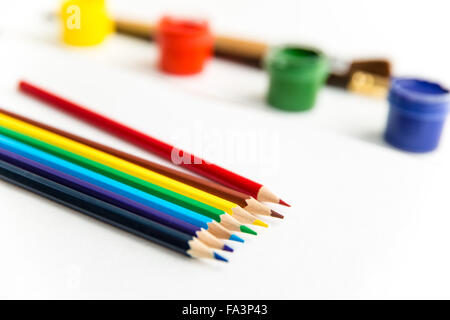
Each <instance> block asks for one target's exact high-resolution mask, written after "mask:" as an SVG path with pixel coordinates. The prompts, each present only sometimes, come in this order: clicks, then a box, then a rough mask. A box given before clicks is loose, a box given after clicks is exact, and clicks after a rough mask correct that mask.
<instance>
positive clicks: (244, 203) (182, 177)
mask: <svg viewBox="0 0 450 320" xmlns="http://www.w3.org/2000/svg"><path fill="white" fill-rule="evenodd" d="M0 113H4V114H6V115H8V116H10V117H13V118H16V119H19V120H21V121H24V122H27V123H29V124H31V125H34V126H36V127H40V128H42V129H44V130H47V131H51V132H53V133H56V134H58V135H60V136H63V137H66V138H68V139H71V140H74V141H77V142H79V143H82V144H85V145H87V146H90V147H92V148H95V149H98V150H101V151H103V152H106V153H109V154H112V155H114V156H116V157H119V158H122V159H125V160H127V161H129V162H132V163H134V164H136V165H139V166H141V167H144V168H147V169H149V170H152V171H154V172H157V173H159V174H162V175H165V176H167V177H169V178H172V179H175V180H178V181H180V182H183V183H185V184H189V185H191V186H193V187H195V188H198V189H201V190H203V191H205V192H208V193H211V194H213V195H215V196H218V197H221V198H224V199H227V200H229V201H231V202H234V203H236V204H238V205H239V206H241V207H242V208H243V209H244V210H246V211H248V212H250V213H253V214H260V215H265V216H272V217H275V218H280V219H282V218H283V216H282V215H281V214H279V213H278V212H276V211H274V210H272V209H270V208H269V207H267V206H265V205H264V204H262V203H260V202H259V201H257V200H256V199H255V198H253V197H250V196H249V195H247V194H245V193H242V192H239V191H236V190H233V189H231V188H228V187H225V186H222V185H220V184H218V183H216V182H213V181H209V180H206V179H204V178H201V177H197V176H194V175H192V174H188V173H185V172H182V171H180V170H176V169H172V168H170V167H167V166H164V165H161V164H159V163H156V162H153V161H149V160H146V159H144V158H140V157H137V156H135V155H132V154H130V153H126V152H123V151H121V150H118V149H115V148H112V147H109V146H107V145H104V144H101V143H99V142H96V141H93V140H90V139H87V138H83V137H81V136H79V135H76V134H73V133H70V132H68V131H64V130H61V129H58V128H55V127H52V126H50V125H47V124H45V123H42V122H39V121H36V120H33V119H30V118H28V117H24V116H22V115H19V114H17V113H14V112H11V111H8V110H5V109H2V108H0Z"/></svg>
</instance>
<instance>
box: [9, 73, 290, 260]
mask: <svg viewBox="0 0 450 320" xmlns="http://www.w3.org/2000/svg"><path fill="white" fill-rule="evenodd" d="M19 89H20V90H21V91H22V92H24V93H27V94H29V95H31V96H33V97H35V98H38V99H40V100H41V101H44V102H46V103H48V104H49V105H50V106H53V107H55V108H56V109H59V110H63V111H65V112H67V113H69V114H71V115H73V116H76V117H78V118H80V119H82V120H84V121H86V122H88V123H90V124H93V125H94V126H96V127H98V128H101V129H103V130H105V131H107V132H109V133H112V134H114V135H116V136H118V137H120V138H122V139H124V140H126V141H128V142H131V143H133V144H135V145H137V146H139V147H141V148H143V149H145V150H147V151H149V152H151V153H153V154H156V155H158V156H160V157H162V158H164V159H166V160H169V161H170V160H171V154H172V152H173V150H174V147H173V146H171V145H169V144H167V143H164V142H162V141H160V140H157V139H155V138H153V137H150V136H148V135H145V134H143V133H141V132H139V131H136V130H134V129H132V128H130V127H127V126H125V125H123V124H121V123H119V122H116V121H114V120H111V119H109V118H106V117H104V116H102V115H100V114H98V113H95V112H93V111H91V110H89V109H87V108H84V107H82V106H79V105H77V104H75V103H74V102H71V101H68V100H67V99H64V98H62V97H59V96H57V95H55V94H52V93H50V92H48V91H46V90H43V89H41V88H39V87H37V86H35V85H33V84H30V83H28V82H24V81H22V82H20V83H19ZM176 150H177V152H178V151H179V152H181V155H182V158H183V159H191V160H193V158H194V157H195V156H194V155H191V154H188V153H186V152H184V151H181V150H178V149H176ZM195 160H196V161H195V162H194V161H190V162H189V161H187V162H184V163H181V164H180V163H178V164H179V165H181V166H183V167H185V168H186V169H189V170H191V171H193V172H195V173H197V174H200V175H202V176H203V177H204V178H203V177H202V178H200V177H197V176H194V175H191V174H188V173H185V172H182V171H180V170H175V169H172V168H169V167H166V166H163V165H161V164H157V163H155V162H151V161H148V160H145V159H142V158H139V157H137V156H134V155H132V154H129V153H125V152H123V151H120V150H117V149H114V148H112V147H109V146H106V145H103V144H100V143H98V142H95V141H92V140H89V139H86V138H83V137H81V136H78V135H76V134H73V133H70V132H67V131H64V130H61V129H58V128H55V127H52V126H49V125H47V124H44V123H41V122H38V121H35V120H32V119H29V118H27V117H24V116H22V115H19V114H16V113H13V112H10V111H7V110H3V109H0V178H2V179H3V180H6V181H9V182H11V183H13V184H15V185H18V186H21V187H23V188H25V189H27V190H30V191H32V192H35V193H37V194H40V195H42V196H44V197H46V198H49V199H52V200H54V201H56V202H59V203H61V204H63V205H66V206H68V207H70V208H73V209H76V210H78V211H80V212H83V213H85V214H87V215H90V216H92V217H95V218H98V219H100V220H102V221H105V222H107V223H110V224H112V225H115V226H117V227H119V228H122V229H124V230H127V231H129V232H132V233H134V234H136V235H138V236H141V237H144V238H146V239H149V240H151V241H154V242H157V243H159V244H161V245H164V246H166V247H168V248H171V249H173V250H175V251H178V252H180V253H183V254H185V255H187V256H190V257H196V258H213V259H216V260H221V261H227V259H226V258H224V257H223V256H222V255H220V254H219V253H217V252H216V251H214V250H224V251H229V252H232V251H233V249H232V248H231V247H230V246H229V245H227V244H226V243H225V241H224V240H233V241H239V242H243V241H244V240H243V239H242V238H241V237H239V236H238V235H236V234H235V232H244V233H247V234H253V235H256V234H257V233H256V232H255V231H254V230H252V229H251V228H249V227H248V226H247V225H249V224H253V225H256V226H262V227H268V225H267V223H265V222H264V221H262V220H260V219H259V217H258V215H262V216H271V217H275V218H283V216H282V215H281V214H279V213H277V212H276V211H274V210H272V209H270V208H269V207H268V206H267V205H265V204H263V203H262V201H268V202H275V203H279V204H285V205H287V204H286V203H285V202H284V201H283V200H281V199H280V198H278V197H277V196H275V195H274V194H273V193H272V192H270V191H269V190H268V189H267V188H266V187H264V186H263V185H261V184H258V183H256V182H254V181H251V180H249V179H247V178H244V177H242V176H240V175H237V174H235V173H233V172H231V171H228V170H226V169H224V168H221V167H219V166H217V165H214V164H211V163H208V162H206V161H204V160H202V159H200V161H199V158H197V157H195ZM205 178H207V179H205Z"/></svg>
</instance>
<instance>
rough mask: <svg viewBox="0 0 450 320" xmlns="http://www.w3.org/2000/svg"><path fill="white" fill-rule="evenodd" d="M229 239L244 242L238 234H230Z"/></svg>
mask: <svg viewBox="0 0 450 320" xmlns="http://www.w3.org/2000/svg"><path fill="white" fill-rule="evenodd" d="M230 240H233V241H237V242H242V243H244V242H245V241H244V239H242V238H240V237H238V236H237V235H235V234H232V235H231V236H230Z"/></svg>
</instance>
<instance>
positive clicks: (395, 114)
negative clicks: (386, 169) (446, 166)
mask: <svg viewBox="0 0 450 320" xmlns="http://www.w3.org/2000/svg"><path fill="white" fill-rule="evenodd" d="M388 101H389V115H388V119H387V126H386V131H385V134H384V137H385V140H386V141H387V142H388V143H389V144H391V145H392V146H394V147H396V148H399V149H402V150H406V151H411V152H428V151H432V150H434V149H436V148H437V146H438V144H439V139H440V137H441V132H442V129H443V127H444V123H445V118H446V116H447V112H448V110H449V106H450V93H449V90H448V89H445V88H443V87H442V86H440V85H439V84H437V83H433V82H429V81H425V80H419V79H412V78H396V79H393V80H392V81H391V87H390V90H389V96H388Z"/></svg>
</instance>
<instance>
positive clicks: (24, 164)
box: [0, 148, 233, 252]
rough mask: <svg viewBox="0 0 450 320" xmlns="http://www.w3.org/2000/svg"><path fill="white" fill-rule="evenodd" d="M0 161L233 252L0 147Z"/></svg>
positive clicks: (196, 232) (197, 230)
mask: <svg viewBox="0 0 450 320" xmlns="http://www.w3.org/2000/svg"><path fill="white" fill-rule="evenodd" d="M0 159H1V160H3V161H5V162H8V163H9V164H12V165H14V166H16V167H19V168H21V169H23V170H26V171H29V172H32V173H34V174H36V175H38V176H40V177H44V178H46V179H49V180H52V181H54V182H56V183H59V184H62V185H64V186H66V187H68V188H71V189H74V190H76V191H79V192H81V193H84V194H88V195H90V196H92V197H94V198H97V199H99V200H102V201H105V202H107V203H109V204H112V205H114V206H117V207H119V208H122V209H124V210H127V211H130V212H132V213H135V214H137V215H139V216H142V217H144V218H147V219H150V220H152V221H154V222H157V223H160V224H162V225H164V226H166V227H169V228H172V229H175V230H178V231H180V232H183V233H186V234H188V235H191V236H194V237H197V238H198V239H200V240H201V241H202V242H203V243H204V244H206V245H208V246H209V247H211V248H214V249H220V250H225V251H229V252H233V249H231V248H230V247H229V246H227V245H226V244H224V243H223V242H222V241H221V240H219V239H217V238H216V237H214V236H213V235H212V234H210V233H209V232H208V231H206V230H205V229H201V228H199V227H196V226H194V225H192V224H190V223H188V222H186V221H183V220H180V219H177V218H175V217H172V216H170V215H167V214H165V213H162V212H161V211H158V210H155V209H153V208H150V207H148V206H144V205H142V204H140V203H138V202H135V201H133V200H131V199H128V198H126V197H123V196H121V195H118V194H115V193H113V192H110V191H108V190H105V189H102V188H99V187H97V186H95V185H93V184H90V183H88V182H85V181H83V180H80V179H78V178H76V177H73V176H70V175H68V174H65V173H63V172H61V171H58V170H55V169H53V168H51V167H47V166H45V165H42V164H40V163H38V162H36V161H33V160H30V159H27V158H25V157H22V156H20V155H18V154H16V153H13V152H10V151H8V150H5V149H2V148H0Z"/></svg>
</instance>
